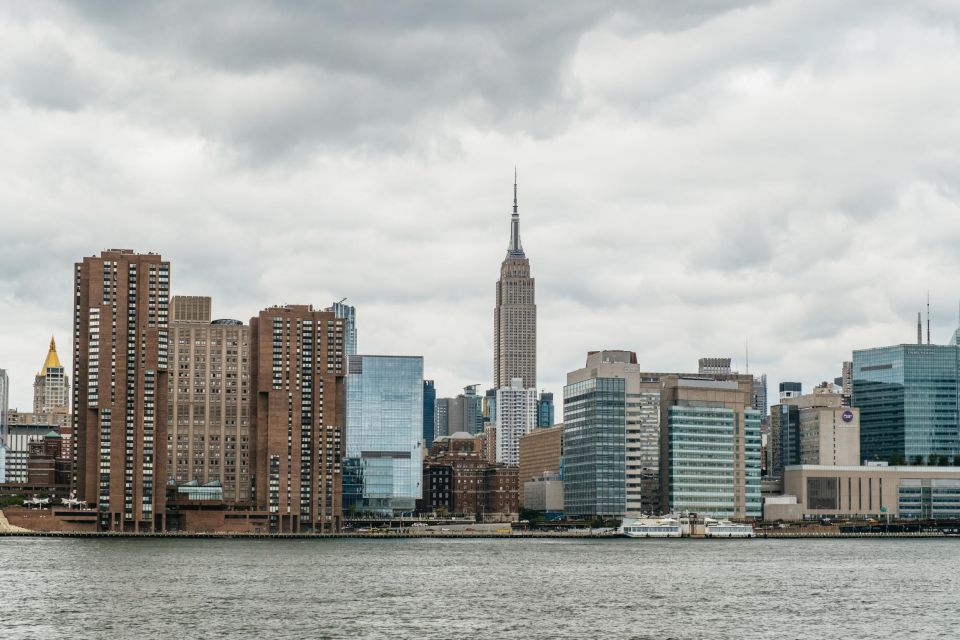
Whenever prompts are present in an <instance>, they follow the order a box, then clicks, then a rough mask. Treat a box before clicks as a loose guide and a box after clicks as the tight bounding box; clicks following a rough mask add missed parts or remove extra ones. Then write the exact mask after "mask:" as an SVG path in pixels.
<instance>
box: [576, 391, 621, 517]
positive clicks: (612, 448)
mask: <svg viewBox="0 0 960 640" xmlns="http://www.w3.org/2000/svg"><path fill="white" fill-rule="evenodd" d="M563 423H564V427H563V474H564V485H563V486H564V493H563V503H564V504H563V510H564V512H565V513H566V514H567V515H570V516H594V515H603V516H622V515H623V511H624V508H625V506H626V483H625V475H624V470H625V467H626V392H625V386H624V380H623V378H589V379H587V380H583V381H580V382H575V383H573V384H568V385H567V386H565V387H564V388H563Z"/></svg>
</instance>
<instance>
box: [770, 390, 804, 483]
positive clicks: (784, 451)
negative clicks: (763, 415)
mask: <svg viewBox="0 0 960 640" xmlns="http://www.w3.org/2000/svg"><path fill="white" fill-rule="evenodd" d="M771 412H776V414H777V418H778V419H777V420H776V421H775V423H776V425H777V428H778V430H779V433H778V436H779V438H778V442H779V444H780V447H779V449H780V451H779V452H778V453H779V456H780V460H779V465H778V466H777V469H779V470H780V471H782V470H783V469H784V467H789V466H790V465H794V464H800V407H798V406H797V405H793V404H778V405H774V406H773V407H771ZM774 475H777V474H774Z"/></svg>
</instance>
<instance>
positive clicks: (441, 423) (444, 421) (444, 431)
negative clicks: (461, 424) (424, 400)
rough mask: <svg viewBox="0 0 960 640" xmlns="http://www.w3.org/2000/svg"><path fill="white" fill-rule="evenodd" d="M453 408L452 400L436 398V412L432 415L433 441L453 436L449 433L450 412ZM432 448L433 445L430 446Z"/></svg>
mask: <svg viewBox="0 0 960 640" xmlns="http://www.w3.org/2000/svg"><path fill="white" fill-rule="evenodd" d="M452 407H453V398H437V405H436V410H435V411H434V414H433V439H434V440H435V441H436V440H439V439H440V438H445V437H447V436H450V435H453V433H452V432H451V431H450V411H451V408H452ZM430 448H431V449H432V448H433V445H430Z"/></svg>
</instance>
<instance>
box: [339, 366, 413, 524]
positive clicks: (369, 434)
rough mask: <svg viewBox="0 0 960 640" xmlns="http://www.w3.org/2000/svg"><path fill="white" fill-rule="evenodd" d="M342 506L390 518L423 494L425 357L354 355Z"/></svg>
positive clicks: (348, 393) (409, 508)
mask: <svg viewBox="0 0 960 640" xmlns="http://www.w3.org/2000/svg"><path fill="white" fill-rule="evenodd" d="M349 369H350V374H349V375H348V376H347V382H346V389H347V432H346V461H345V472H344V483H343V490H344V504H343V508H344V510H346V511H348V512H350V513H353V512H356V513H376V514H378V515H384V516H392V515H394V514H395V513H397V514H400V513H403V512H405V511H413V510H414V508H415V507H416V501H417V500H419V499H420V498H421V497H422V493H421V490H422V488H421V482H422V481H423V467H422V461H423V449H422V446H423V358H422V357H420V356H351V358H350V366H349Z"/></svg>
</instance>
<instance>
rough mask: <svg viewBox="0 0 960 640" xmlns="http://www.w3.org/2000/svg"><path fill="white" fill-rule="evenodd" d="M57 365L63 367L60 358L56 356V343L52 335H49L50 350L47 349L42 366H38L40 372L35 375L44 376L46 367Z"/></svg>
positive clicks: (53, 367)
mask: <svg viewBox="0 0 960 640" xmlns="http://www.w3.org/2000/svg"><path fill="white" fill-rule="evenodd" d="M59 367H63V365H62V364H60V358H59V357H58V356H57V343H56V342H55V341H54V339H53V336H50V350H49V351H47V359H46V360H44V361H43V367H41V368H40V373H39V374H37V375H41V376H45V375H47V369H56V368H59Z"/></svg>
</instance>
